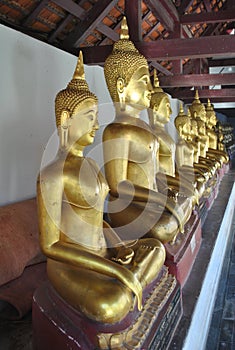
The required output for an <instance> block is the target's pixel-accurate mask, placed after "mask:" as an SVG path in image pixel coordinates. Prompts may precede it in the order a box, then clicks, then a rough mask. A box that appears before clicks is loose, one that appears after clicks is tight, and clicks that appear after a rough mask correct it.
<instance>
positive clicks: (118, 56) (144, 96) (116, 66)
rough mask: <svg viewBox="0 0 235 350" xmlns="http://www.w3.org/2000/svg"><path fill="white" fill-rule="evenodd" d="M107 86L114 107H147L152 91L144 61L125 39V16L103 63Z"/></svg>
mask: <svg viewBox="0 0 235 350" xmlns="http://www.w3.org/2000/svg"><path fill="white" fill-rule="evenodd" d="M104 75H105V79H106V83H107V87H108V90H109V93H110V95H111V98H112V100H113V102H115V103H116V105H115V107H116V109H117V108H118V105H120V108H121V110H125V109H126V108H127V107H134V108H136V109H137V110H142V109H145V108H148V107H149V105H150V98H151V92H152V85H151V82H150V77H149V70H148V62H147V60H146V58H145V57H144V56H143V55H141V54H140V53H139V51H138V50H137V49H136V47H135V46H134V44H133V42H132V41H130V40H129V34H128V27H127V23H126V19H125V17H124V18H123V21H122V25H121V34H120V39H119V40H118V41H117V42H115V44H114V46H113V51H112V53H111V54H110V55H109V56H108V57H107V59H106V61H105V64H104Z"/></svg>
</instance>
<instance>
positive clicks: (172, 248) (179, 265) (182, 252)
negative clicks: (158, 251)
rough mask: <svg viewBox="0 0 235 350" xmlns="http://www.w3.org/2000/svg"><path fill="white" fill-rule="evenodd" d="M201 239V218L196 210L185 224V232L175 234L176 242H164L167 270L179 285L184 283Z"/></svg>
mask: <svg viewBox="0 0 235 350" xmlns="http://www.w3.org/2000/svg"><path fill="white" fill-rule="evenodd" d="M201 240H202V229H201V220H200V218H199V215H198V213H197V211H196V210H194V211H193V213H192V215H191V218H190V219H189V221H188V222H187V224H186V225H185V233H183V234H182V233H181V234H180V235H178V236H177V240H176V242H175V243H174V244H173V245H171V244H170V243H167V244H165V247H166V256H167V257H166V261H165V265H166V266H168V268H169V272H170V273H172V274H173V275H174V276H175V277H176V279H177V280H178V282H179V283H180V285H181V287H182V286H183V285H184V284H185V282H186V280H187V278H188V276H189V273H190V271H191V268H192V266H193V263H194V261H195V258H196V256H197V253H198V251H199V248H200V245H201Z"/></svg>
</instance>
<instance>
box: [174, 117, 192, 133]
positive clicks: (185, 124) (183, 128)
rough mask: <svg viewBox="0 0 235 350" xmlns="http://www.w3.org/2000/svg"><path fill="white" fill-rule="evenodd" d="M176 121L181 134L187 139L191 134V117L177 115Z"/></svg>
mask: <svg viewBox="0 0 235 350" xmlns="http://www.w3.org/2000/svg"><path fill="white" fill-rule="evenodd" d="M174 122H175V127H176V129H177V131H178V133H179V135H180V136H181V137H182V138H183V139H187V137H188V135H190V134H191V119H190V118H189V117H187V116H183V115H182V116H177V117H176V118H175V121H174Z"/></svg>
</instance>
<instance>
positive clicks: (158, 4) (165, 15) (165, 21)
mask: <svg viewBox="0 0 235 350" xmlns="http://www.w3.org/2000/svg"><path fill="white" fill-rule="evenodd" d="M144 2H145V4H146V5H147V6H148V8H149V9H150V10H151V12H152V13H153V14H154V16H155V17H156V18H157V19H158V20H159V21H160V22H161V24H162V25H163V26H164V28H165V29H166V30H167V31H168V32H173V31H174V27H175V20H174V18H173V16H172V14H171V13H170V12H169V10H167V9H166V7H165V6H164V5H163V3H162V1H161V0H144Z"/></svg>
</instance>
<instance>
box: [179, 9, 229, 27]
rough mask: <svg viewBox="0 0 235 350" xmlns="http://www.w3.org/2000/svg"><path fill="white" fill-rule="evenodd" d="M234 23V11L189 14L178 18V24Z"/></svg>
mask: <svg viewBox="0 0 235 350" xmlns="http://www.w3.org/2000/svg"><path fill="white" fill-rule="evenodd" d="M232 21H235V9H230V10H221V11H217V12H201V13H190V14H188V15H183V16H181V17H180V23H181V24H182V25H184V24H190V25H191V24H196V23H221V22H232Z"/></svg>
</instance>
